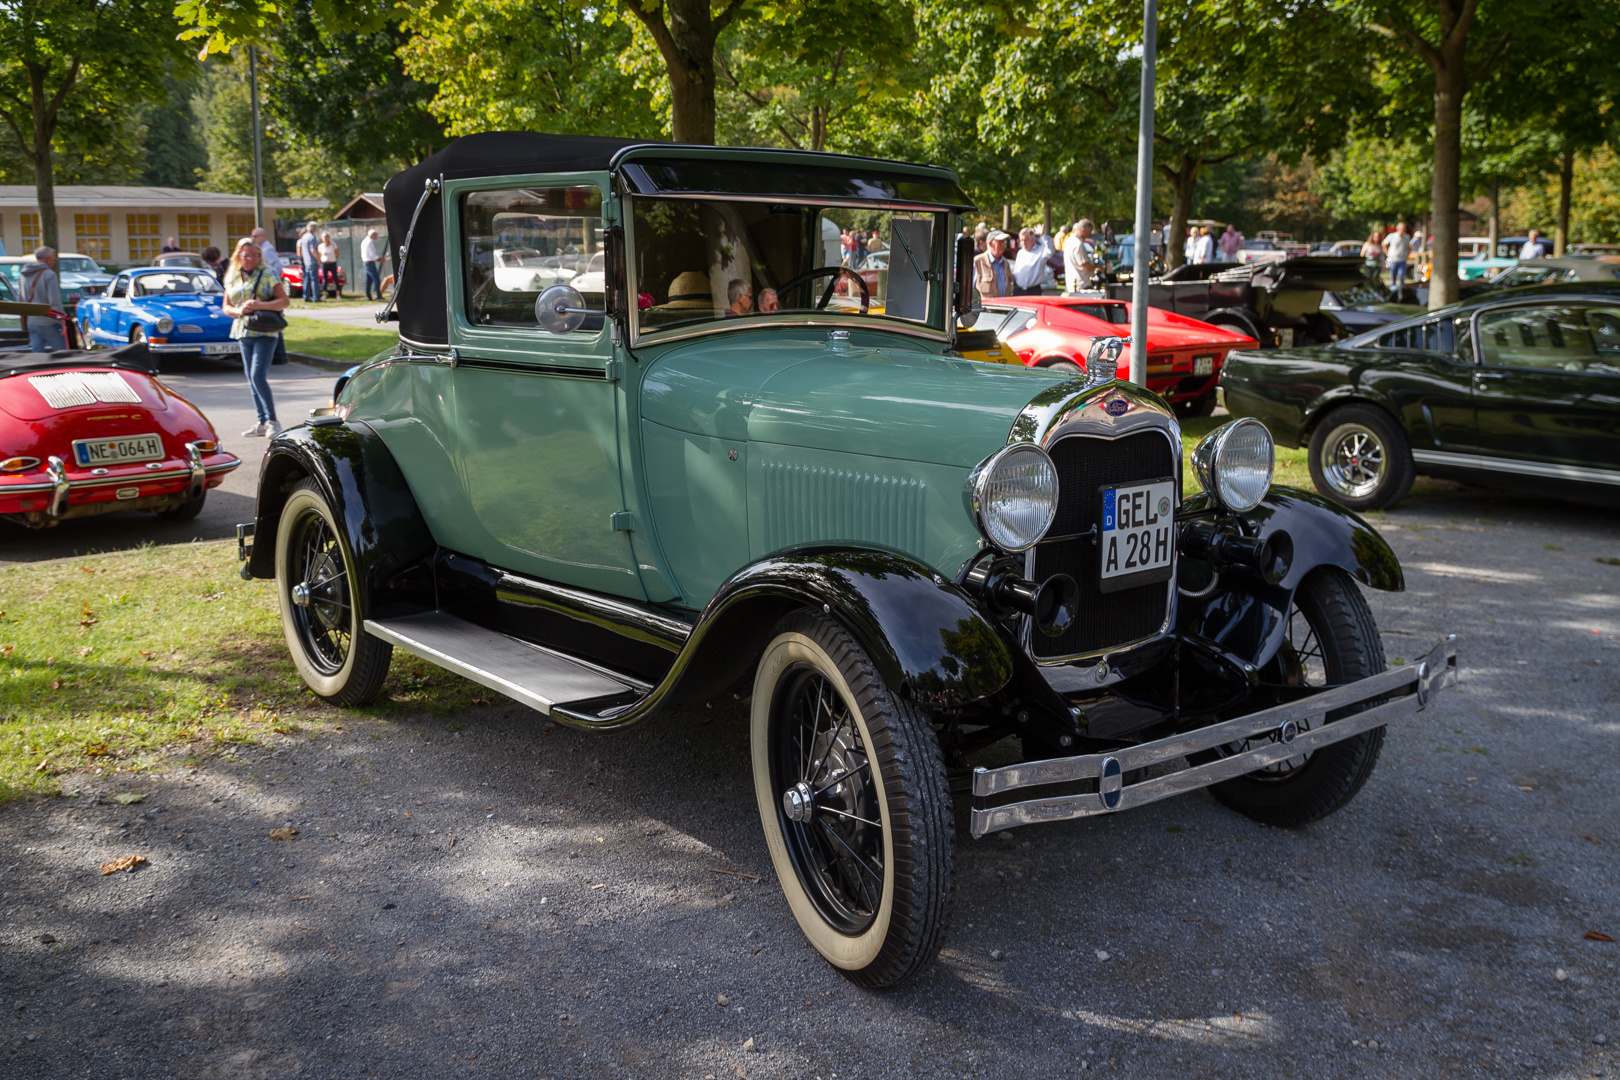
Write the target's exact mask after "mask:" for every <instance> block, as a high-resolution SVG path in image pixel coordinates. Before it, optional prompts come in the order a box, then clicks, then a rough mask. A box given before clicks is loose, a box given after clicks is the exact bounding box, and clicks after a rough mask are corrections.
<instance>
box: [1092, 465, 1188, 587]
mask: <svg viewBox="0 0 1620 1080" xmlns="http://www.w3.org/2000/svg"><path fill="white" fill-rule="evenodd" d="M1175 518H1176V482H1175V480H1173V479H1169V478H1166V479H1164V480H1150V481H1148V482H1147V483H1145V484H1125V485H1122V486H1120V487H1105V488H1103V489H1102V536H1101V538H1100V539H1101V543H1100V544H1099V545H1098V548H1099V557H1100V559H1101V563H1100V565H1099V567H1098V588H1099V589H1101V590H1102V591H1103V592H1105V593H1111V592H1118V591H1119V590H1121V589H1131V588H1135V587H1136V586H1138V585H1147V584H1150V583H1152V582H1155V581H1168V580H1169V578H1170V573H1171V569H1172V565H1171V564H1172V562H1173V559H1174V552H1175V547H1176V531H1175V524H1176V520H1175Z"/></svg>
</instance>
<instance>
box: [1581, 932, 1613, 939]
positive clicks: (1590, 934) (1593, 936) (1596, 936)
mask: <svg viewBox="0 0 1620 1080" xmlns="http://www.w3.org/2000/svg"><path fill="white" fill-rule="evenodd" d="M1586 940H1587V941H1613V940H1614V938H1612V937H1610V936H1609V935H1608V934H1605V933H1604V932H1603V931H1601V930H1588V931H1587V932H1586Z"/></svg>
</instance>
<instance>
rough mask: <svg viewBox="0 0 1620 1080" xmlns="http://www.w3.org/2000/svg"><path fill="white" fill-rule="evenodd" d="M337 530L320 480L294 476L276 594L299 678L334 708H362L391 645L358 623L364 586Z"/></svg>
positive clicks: (279, 536) (382, 674) (279, 542)
mask: <svg viewBox="0 0 1620 1080" xmlns="http://www.w3.org/2000/svg"><path fill="white" fill-rule="evenodd" d="M338 530H339V526H338V523H337V517H336V515H335V514H333V513H332V508H331V506H329V505H328V504H327V501H326V497H325V496H324V495H323V494H321V490H320V487H319V485H317V484H316V483H315V482H314V481H313V480H303V481H300V482H299V483H298V485H297V486H296V487H294V488H293V489H292V493H291V494H290V495H288V496H287V502H286V504H285V505H284V506H283V507H282V510H281V524H280V527H279V528H278V529H277V530H276V598H277V599H278V600H279V601H280V602H281V626H282V630H283V632H284V633H285V635H286V638H287V648H288V650H289V651H290V652H291V653H292V658H293V663H294V664H295V665H296V666H297V668H298V674H299V675H300V676H302V677H303V680H304V682H305V683H306V684H308V686H309V688H310V689H311V690H313V691H315V693H317V694H319V695H320V696H321V697H323V698H325V699H327V700H328V701H330V702H332V703H333V704H335V705H364V704H365V703H367V702H368V701H371V700H372V699H373V698H375V697H376V696H377V693H378V691H379V690H381V689H382V684H383V679H384V678H386V677H387V675H388V661H389V660H390V659H391V658H392V656H393V652H394V647H393V646H392V645H389V644H388V643H387V642H383V641H379V640H377V639H376V638H374V637H372V636H371V635H370V634H367V633H366V632H365V630H364V628H363V627H362V626H361V615H360V612H361V611H362V609H363V607H364V605H363V604H362V603H361V600H362V596H363V593H362V590H363V589H364V586H363V585H362V584H361V582H360V577H359V574H357V573H356V572H355V567H354V560H353V557H352V556H351V555H350V553H349V549H348V547H347V546H346V545H345V544H344V543H343V542H342V540H341V539H340V538H339V535H340V534H339V531H338Z"/></svg>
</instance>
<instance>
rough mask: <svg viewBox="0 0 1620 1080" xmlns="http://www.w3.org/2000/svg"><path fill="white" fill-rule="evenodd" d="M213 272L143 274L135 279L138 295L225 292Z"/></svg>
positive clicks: (136, 293)
mask: <svg viewBox="0 0 1620 1080" xmlns="http://www.w3.org/2000/svg"><path fill="white" fill-rule="evenodd" d="M223 291H224V290H223V289H221V288H220V286H219V282H217V281H215V280H214V275H213V274H188V273H181V272H179V271H176V272H174V273H170V274H142V275H141V276H140V277H138V278H136V279H135V295H136V296H172V295H175V294H177V293H217V292H223Z"/></svg>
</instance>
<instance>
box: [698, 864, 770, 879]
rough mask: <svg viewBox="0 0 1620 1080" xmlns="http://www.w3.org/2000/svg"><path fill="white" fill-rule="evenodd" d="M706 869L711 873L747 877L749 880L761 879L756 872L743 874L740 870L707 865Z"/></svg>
mask: <svg viewBox="0 0 1620 1080" xmlns="http://www.w3.org/2000/svg"><path fill="white" fill-rule="evenodd" d="M708 871H709V873H711V874H729V875H730V876H732V877H740V878H747V879H748V880H749V881H759V880H761V879H760V877H759V875H757V874H745V873H743V872H742V871H740V870H722V869H720V868H719V867H718V866H711V867H708Z"/></svg>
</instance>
